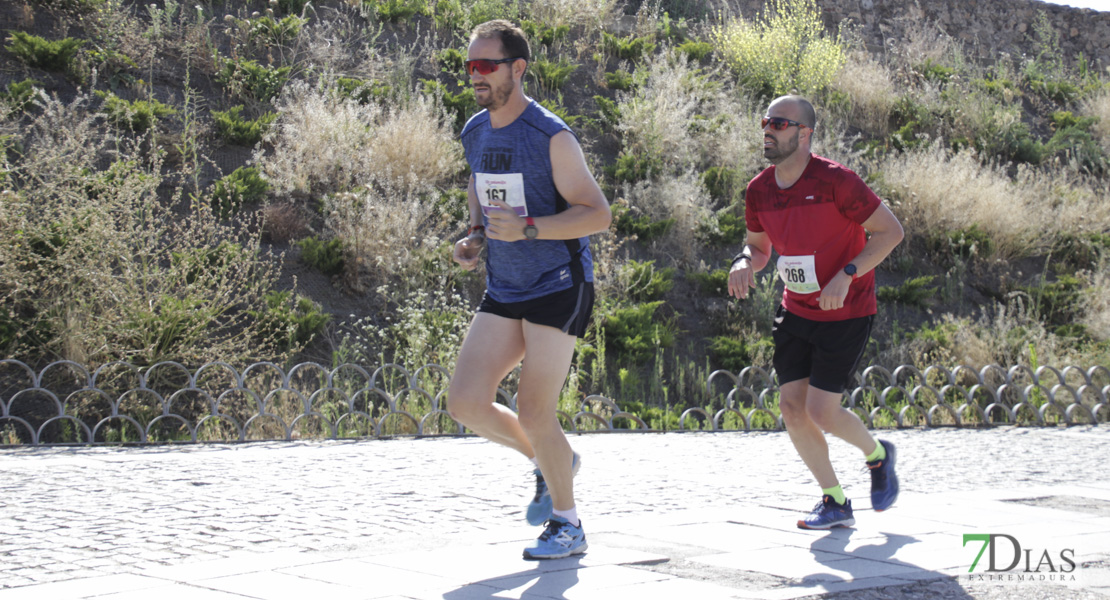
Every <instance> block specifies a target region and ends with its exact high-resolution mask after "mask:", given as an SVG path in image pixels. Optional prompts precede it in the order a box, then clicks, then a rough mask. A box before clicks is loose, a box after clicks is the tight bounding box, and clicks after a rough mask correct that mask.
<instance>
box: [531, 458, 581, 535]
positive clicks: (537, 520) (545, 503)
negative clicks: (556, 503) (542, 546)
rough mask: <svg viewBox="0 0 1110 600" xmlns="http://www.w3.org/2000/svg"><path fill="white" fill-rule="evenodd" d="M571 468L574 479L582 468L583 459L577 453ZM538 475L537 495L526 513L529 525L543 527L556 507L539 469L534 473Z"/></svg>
mask: <svg viewBox="0 0 1110 600" xmlns="http://www.w3.org/2000/svg"><path fill="white" fill-rule="evenodd" d="M572 461H573V462H571V467H570V476H571V477H574V476H575V475H577V474H578V468H579V467H581V466H582V457H581V456H579V455H578V453H577V452H575V453H574V458H573V459H572ZM532 473H534V474H535V475H536V495H535V496H533V497H532V502H530V503H529V504H528V511H527V513H525V518H526V519H528V524H529V525H543V523H544V521H546V520H548V519H550V518H551V511H552V510H553V509H554V507H553V506H552V505H551V492H550V491H549V490H548V489H547V482H546V481H544V479H543V473H541V472H540V470H539V468H538V467H537V468H536V469H535V470H533V471H532Z"/></svg>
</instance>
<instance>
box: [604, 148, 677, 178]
mask: <svg viewBox="0 0 1110 600" xmlns="http://www.w3.org/2000/svg"><path fill="white" fill-rule="evenodd" d="M662 168H663V161H661V160H660V159H659V158H657V157H654V156H647V155H644V154H636V153H630V152H628V153H622V154H621V155H620V156H618V157H617V162H616V164H614V165H613V166H611V167H606V168H605V171H606V172H607V173H609V174H610V175H612V176H613V178H614V179H616V180H617V182H620V183H626V182H627V183H635V182H637V181H640V180H643V179H650V178H651V176H652V175H654V174H655V173H658V172H659V170H660V169H662Z"/></svg>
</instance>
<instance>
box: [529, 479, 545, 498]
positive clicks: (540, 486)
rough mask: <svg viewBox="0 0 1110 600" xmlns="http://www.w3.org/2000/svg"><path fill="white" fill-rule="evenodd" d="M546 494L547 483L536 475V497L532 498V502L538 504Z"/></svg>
mask: <svg viewBox="0 0 1110 600" xmlns="http://www.w3.org/2000/svg"><path fill="white" fill-rule="evenodd" d="M546 493H547V482H546V481H544V479H543V475H542V474H540V475H536V496H535V497H534V498H532V502H539V501H540V498H543V496H544V494H546Z"/></svg>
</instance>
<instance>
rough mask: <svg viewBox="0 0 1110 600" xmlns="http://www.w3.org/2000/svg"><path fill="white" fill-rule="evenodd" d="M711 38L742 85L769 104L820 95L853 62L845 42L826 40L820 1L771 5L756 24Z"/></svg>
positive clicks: (740, 23)
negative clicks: (795, 96) (777, 98)
mask: <svg viewBox="0 0 1110 600" xmlns="http://www.w3.org/2000/svg"><path fill="white" fill-rule="evenodd" d="M711 37H712V39H713V41H714V42H715V43H716V45H717V50H718V53H719V55H720V56H721V58H722V60H723V61H724V62H725V64H727V65H728V66H729V67H730V68H731V69H732V71H733V72H734V73H735V74H736V76H737V77H738V78H739V80H740V83H741V85H743V86H744V87H745V88H747V89H749V90H751V91H752V92H754V93H755V94H757V95H759V96H761V97H764V98H770V97H775V96H780V95H782V94H786V93H790V92H792V91H796V92H797V93H800V94H803V95H814V94H816V93H820V92H822V91H824V90H825V88H827V87H828V86H829V84H830V83H832V81H833V78H834V77H836V76H837V73H838V72H839V71H840V68H841V67H842V66H843V65H844V63H845V61H846V60H847V53H846V50H845V45H844V44H843V43H842V41H841V39H840V36H839V35H837V37H835V38H832V37H827V36H826V35H825V27H824V23H823V22H822V19H821V9H820V8H818V6H817V3H816V1H815V0H770V1H769V2H768V3H767V4H766V5H765V8H764V13H763V14H762V15H761V16H760V17H759V18H757V19H756V20H755V22H754V23H749V22H747V21H745V20H744V19H736V20H733V21H730V22H728V23H725V24H722V25H717V26H715V27H714V28H713V29H712V34H711Z"/></svg>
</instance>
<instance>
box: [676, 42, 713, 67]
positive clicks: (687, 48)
mask: <svg viewBox="0 0 1110 600" xmlns="http://www.w3.org/2000/svg"><path fill="white" fill-rule="evenodd" d="M678 51H679V52H681V53H683V54H685V55H686V58H688V59H690V60H692V61H694V62H701V61H703V60H705V57H707V56H709V55H710V54H711V53H712V52H713V44H710V43H709V42H695V41H694V40H689V41H686V42H683V43H682V44H681V45H680V46H679V47H678Z"/></svg>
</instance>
